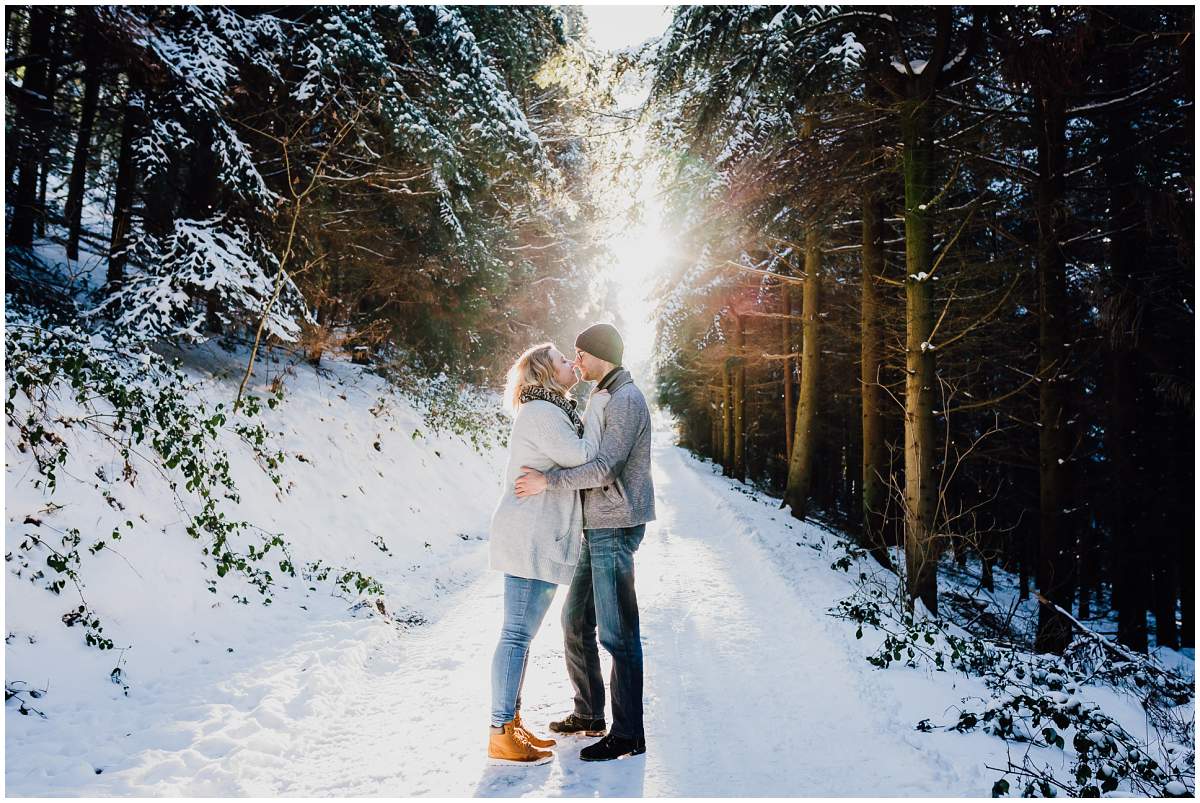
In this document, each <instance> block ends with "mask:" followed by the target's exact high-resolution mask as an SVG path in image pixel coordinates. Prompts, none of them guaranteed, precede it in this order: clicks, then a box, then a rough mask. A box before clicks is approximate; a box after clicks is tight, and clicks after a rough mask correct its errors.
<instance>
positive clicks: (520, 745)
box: [488, 343, 609, 764]
mask: <svg viewBox="0 0 1200 803" xmlns="http://www.w3.org/2000/svg"><path fill="white" fill-rule="evenodd" d="M577 381H578V380H577V378H576V376H575V365H574V363H572V362H570V361H569V360H567V358H566V357H564V356H563V355H562V352H560V351H559V350H558V349H556V348H554V346H553V345H551V344H550V343H543V344H541V345H537V346H534V347H532V348H530V349H528V350H527V351H526V352H525V353H524V354H522V355H521V356H520V357H518V358H517V361H516V362H515V363H513V366H512V368H510V369H509V371H508V382H507V383H506V385H505V389H504V400H505V403H506V404H508V405H509V407H510V408H511V409H512V410H513V412H514V414H515V415H514V420H513V427H512V434H511V435H510V437H509V440H508V465H507V468H506V469H505V473H504V486H503V487H504V493H503V494H502V495H501V497H500V501H499V503H498V504H497V505H496V510H495V512H494V513H493V514H492V526H491V544H490V552H491V555H490V564H491V568H493V569H496V570H498V571H502V572H504V625H503V628H502V629H501V632H500V643H499V644H498V645H497V646H496V652H495V655H494V656H493V658H492V722H491V729H490V730H489V734H488V757H489V759H491V760H492V761H493V762H496V763H506V764H507V763H515V764H543V763H545V762H547V761H549V760H550V759H551V758H552V757H553V755H552V754H551V753H549V752H547V751H545V750H541V749H539V748H543V747H551V746H553V745H554V740H552V739H540V738H538V737H537V736H535V735H534V734H533V733H531V732H530V731H529V730H527V729H526V728H525V726H524V725H523V724H522V723H521V712H520V708H521V703H520V698H521V686H522V684H523V683H524V680H525V667H526V665H527V663H528V660H529V643H530V641H531V640H532V639H533V636H534V634H536V633H537V631H538V628H539V627H540V626H541V624H542V619H543V618H544V617H545V615H546V611H547V609H549V607H550V602H551V601H552V600H553V599H554V592H555V590H556V589H557V587H558V585H559V584H568V583H570V582H571V578H572V577H573V576H574V573H575V564H576V563H578V562H579V554H580V549H581V545H582V538H583V505H582V502H581V500H580V498H579V492H578V491H575V490H562V491H547V492H545V493H542V494H539V495H537V496H531V497H527V498H525V499H519V498H517V496H516V494H515V493H514V492H513V484H514V483H515V482H516V480H517V477H518V474H520V472H521V467H522V466H529V467H530V468H535V469H537V470H539V471H543V472H545V471H547V470H550V469H555V468H570V467H573V466H578V465H582V464H584V463H586V462H588V461H589V460H591V459H592V458H593V457H595V456H596V453H597V452H598V451H599V448H600V430H601V426H602V425H603V410H604V406H605V405H606V404H607V403H608V398H609V395H608V393H607V392H603V391H602V392H600V393H593V394H592V396H591V399H590V400H589V402H588V408H587V412H586V414H585V415H584V416H583V417H581V416H580V415H579V414H578V413H577V412H576V411H575V402H574V401H572V400H570V399H568V398H567V396H566V394H567V391H568V390H570V388H571V386H572V385H574V384H575V383H576V382H577Z"/></svg>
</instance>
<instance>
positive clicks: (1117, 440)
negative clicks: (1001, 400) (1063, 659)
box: [1104, 53, 1150, 651]
mask: <svg viewBox="0 0 1200 803" xmlns="http://www.w3.org/2000/svg"><path fill="white" fill-rule="evenodd" d="M1105 79H1106V81H1105V83H1106V84H1109V85H1112V86H1117V87H1126V86H1130V83H1131V81H1132V80H1133V77H1132V69H1131V64H1130V61H1129V56H1128V54H1127V53H1113V54H1110V55H1109V58H1108V59H1106V60H1105ZM1114 82H1115V83H1114ZM1106 122H1107V126H1106V128H1107V129H1108V130H1107V131H1106V134H1107V137H1106V142H1107V153H1106V154H1105V160H1104V172H1105V181H1106V183H1107V185H1108V196H1109V216H1110V217H1109V228H1110V230H1111V231H1112V232H1113V234H1112V236H1111V238H1110V242H1109V248H1108V261H1109V271H1110V275H1111V280H1112V283H1113V291H1112V293H1111V294H1110V299H1109V304H1108V312H1109V314H1108V316H1107V317H1108V329H1109V331H1108V341H1107V343H1108V352H1107V355H1106V356H1107V362H1108V377H1109V382H1110V383H1111V388H1110V392H1109V415H1108V419H1109V420H1108V422H1107V423H1108V427H1107V429H1106V432H1105V457H1106V458H1107V459H1108V461H1109V464H1110V466H1111V471H1112V475H1111V482H1110V488H1111V494H1110V496H1109V501H1110V503H1111V506H1112V532H1113V540H1114V541H1115V547H1116V549H1115V557H1116V560H1115V567H1114V568H1115V571H1114V572H1113V604H1114V606H1115V607H1116V608H1117V640H1118V641H1120V642H1121V643H1122V644H1125V645H1126V646H1128V647H1131V648H1133V649H1135V650H1140V651H1145V650H1146V647H1147V636H1148V634H1147V630H1146V609H1147V608H1148V607H1149V606H1148V600H1147V587H1148V586H1149V584H1150V567H1149V562H1148V560H1147V544H1146V541H1147V533H1146V532H1145V516H1144V514H1143V504H1142V499H1141V495H1140V494H1139V493H1138V490H1139V489H1140V488H1141V485H1142V483H1141V477H1140V476H1139V471H1138V463H1139V459H1138V458H1139V454H1138V452H1139V448H1138V447H1139V445H1140V443H1141V439H1140V436H1139V434H1138V432H1137V429H1138V417H1139V416H1138V412H1139V400H1138V393H1139V390H1140V389H1141V387H1142V385H1143V382H1142V380H1141V377H1140V373H1141V371H1140V363H1141V360H1140V359H1139V356H1138V344H1137V337H1138V333H1137V331H1136V326H1137V323H1136V321H1137V318H1138V314H1137V307H1138V304H1139V303H1140V301H1139V292H1138V291H1139V289H1140V288H1138V287H1137V282H1136V279H1135V272H1136V263H1137V262H1138V260H1139V259H1141V255H1140V254H1139V253H1138V251H1139V240H1140V239H1141V237H1140V236H1139V232H1138V231H1137V230H1136V229H1135V228H1132V227H1136V226H1140V224H1139V219H1140V218H1141V217H1142V214H1141V210H1140V208H1139V204H1138V199H1137V173H1136V171H1137V166H1138V159H1137V155H1136V151H1135V143H1134V139H1133V132H1132V131H1131V130H1130V128H1129V120H1128V117H1127V115H1126V114H1116V113H1114V114H1111V115H1109V116H1108V119H1107V121H1106Z"/></svg>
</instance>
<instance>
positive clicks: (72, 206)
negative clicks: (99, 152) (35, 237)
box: [66, 9, 103, 259]
mask: <svg viewBox="0 0 1200 803" xmlns="http://www.w3.org/2000/svg"><path fill="white" fill-rule="evenodd" d="M78 13H79V15H80V22H81V23H82V24H83V26H84V29H83V58H84V74H83V106H82V108H81V110H80V113H79V132H78V135H77V136H76V137H75V155H74V158H73V159H72V161H71V178H70V182H69V186H68V189H67V207H66V214H67V257H68V258H69V259H79V237H80V234H81V232H82V230H83V196H84V191H85V190H86V188H87V163H88V159H89V158H90V156H91V148H92V126H93V124H94V123H95V121H96V108H97V107H98V106H99V101H100V72H101V59H102V58H103V56H102V52H101V51H102V47H103V43H102V42H101V41H100V37H99V33H98V31H97V30H96V20H95V12H94V11H92V10H91V9H80V10H79V12H78Z"/></svg>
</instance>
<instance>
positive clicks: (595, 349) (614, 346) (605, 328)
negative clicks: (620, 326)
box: [575, 323, 625, 365]
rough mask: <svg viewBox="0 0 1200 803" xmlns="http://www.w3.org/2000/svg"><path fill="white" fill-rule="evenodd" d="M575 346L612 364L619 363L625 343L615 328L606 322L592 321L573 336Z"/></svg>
mask: <svg viewBox="0 0 1200 803" xmlns="http://www.w3.org/2000/svg"><path fill="white" fill-rule="evenodd" d="M575 348H577V349H582V350H583V351H586V352H587V353H588V354H591V355H592V356H594V357H599V358H600V359H602V360H607V361H608V362H611V363H612V364H613V365H620V364H621V357H622V355H624V353H625V344H624V343H622V342H621V335H620V334H619V333H618V332H617V330H616V328H614V327H613V326H612V325H610V324H607V323H594V324H592V325H591V326H589V327H588V328H587V329H584V330H583V331H582V332H580V333H579V337H577V338H575Z"/></svg>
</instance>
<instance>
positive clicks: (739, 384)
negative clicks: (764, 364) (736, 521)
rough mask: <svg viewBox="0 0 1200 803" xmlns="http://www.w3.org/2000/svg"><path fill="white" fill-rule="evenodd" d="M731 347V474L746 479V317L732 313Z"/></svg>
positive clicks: (741, 480)
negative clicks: (732, 364)
mask: <svg viewBox="0 0 1200 803" xmlns="http://www.w3.org/2000/svg"><path fill="white" fill-rule="evenodd" d="M733 347H734V350H735V352H736V354H737V356H736V357H735V358H734V359H735V362H734V369H733V371H734V373H733V476H734V478H735V479H736V480H738V482H745V481H746V318H745V317H744V316H742V315H734V318H733Z"/></svg>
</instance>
